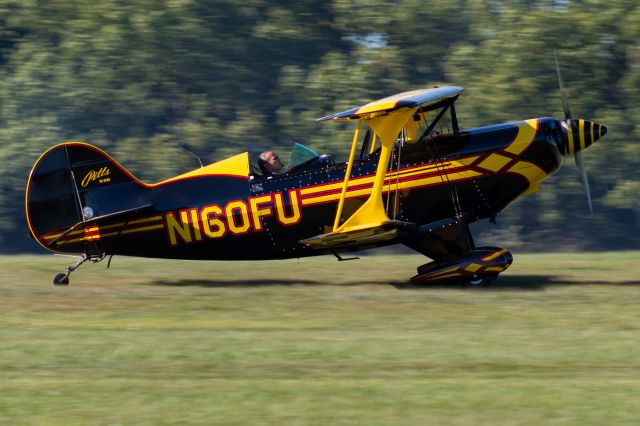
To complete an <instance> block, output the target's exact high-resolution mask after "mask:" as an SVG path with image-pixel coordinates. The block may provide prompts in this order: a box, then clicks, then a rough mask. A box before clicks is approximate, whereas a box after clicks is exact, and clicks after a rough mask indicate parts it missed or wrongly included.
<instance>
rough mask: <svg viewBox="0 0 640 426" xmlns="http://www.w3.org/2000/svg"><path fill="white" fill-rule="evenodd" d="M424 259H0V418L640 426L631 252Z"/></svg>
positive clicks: (638, 321)
mask: <svg viewBox="0 0 640 426" xmlns="http://www.w3.org/2000/svg"><path fill="white" fill-rule="evenodd" d="M425 261H426V260H425V259H424V258H423V257H421V256H419V255H405V256H399V255H396V256H390V255H389V256H369V257H366V258H364V259H361V260H359V261H352V262H340V263H338V262H336V261H335V259H333V258H331V257H324V258H314V259H302V260H300V261H299V262H298V261H297V260H287V261H272V262H260V263H250V262H236V263H233V262H174V261H158V260H144V259H126V258H118V257H116V258H114V259H113V262H112V266H111V269H108V270H107V269H106V262H103V263H100V264H97V265H84V266H83V267H82V268H80V269H79V270H78V271H77V272H75V273H74V274H73V275H72V277H71V285H70V286H69V287H62V288H56V287H53V286H52V285H51V278H52V276H53V275H54V273H55V272H60V271H62V270H63V269H64V266H66V264H67V263H69V259H66V258H59V257H53V256H44V257H36V256H16V257H0V271H1V272H0V278H1V280H0V424H1V425H20V424H60V425H86V424H147V425H159V424H225V425H227V424H229V425H235V424H239V425H254V424H258V425H283V424H286V425H339V424H362V425H425V424H429V425H495V424H501V425H502V424H506V425H605V424H606V425H626V424H628V425H637V424H638V422H639V421H640V420H639V419H640V309H639V306H638V305H639V302H640V252H626V253H599V254H545V255H518V254H516V256H515V262H514V265H513V266H512V267H511V269H509V271H507V273H505V274H504V275H503V276H502V277H501V279H500V280H499V281H498V282H497V283H495V284H494V286H493V287H491V288H489V289H482V290H475V289H463V288H458V287H455V286H449V287H438V288H422V289H415V288H407V287H406V286H405V285H404V283H405V281H406V279H407V278H409V277H410V276H411V275H413V273H414V271H415V267H416V266H417V265H419V264H421V263H425Z"/></svg>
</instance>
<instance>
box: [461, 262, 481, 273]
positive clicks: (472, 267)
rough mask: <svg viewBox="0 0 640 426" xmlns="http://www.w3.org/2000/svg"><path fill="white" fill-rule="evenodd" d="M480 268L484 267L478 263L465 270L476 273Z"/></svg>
mask: <svg viewBox="0 0 640 426" xmlns="http://www.w3.org/2000/svg"><path fill="white" fill-rule="evenodd" d="M480 268H482V265H478V264H477V263H472V264H471V265H469V266H467V267H466V268H464V270H465V271H469V272H476V271H477V270H478V269H480Z"/></svg>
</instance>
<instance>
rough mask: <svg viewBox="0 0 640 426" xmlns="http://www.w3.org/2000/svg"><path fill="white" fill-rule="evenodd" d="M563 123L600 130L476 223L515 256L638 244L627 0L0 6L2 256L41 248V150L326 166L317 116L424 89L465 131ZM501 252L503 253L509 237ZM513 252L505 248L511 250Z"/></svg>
mask: <svg viewBox="0 0 640 426" xmlns="http://www.w3.org/2000/svg"><path fill="white" fill-rule="evenodd" d="M554 51H557V53H558V57H559V59H560V64H561V67H562V72H563V77H564V81H565V85H566V86H567V89H568V93H569V102H570V104H571V108H572V111H573V115H574V117H580V118H586V119H590V120H594V121H597V122H600V123H602V124H605V125H606V126H607V127H608V128H609V133H608V134H607V135H606V137H605V138H604V139H603V140H602V141H600V142H599V143H598V144H597V145H596V146H594V147H593V148H591V149H589V150H588V151H586V152H585V160H586V164H587V167H588V170H589V179H590V182H591V187H592V195H593V198H594V207H595V213H594V214H593V215H589V213H588V208H587V205H586V200H585V196H584V193H583V190H582V188H581V183H580V180H579V177H578V174H577V171H576V169H575V167H573V160H572V159H567V161H566V162H565V166H564V167H563V169H561V171H560V172H559V173H558V174H557V175H555V176H554V177H552V178H551V179H549V180H548V181H546V182H547V183H543V185H542V191H541V192H539V193H537V194H535V195H532V196H528V197H523V198H522V199H520V200H519V201H517V202H516V203H514V204H513V205H512V206H510V207H509V208H508V209H507V210H506V211H505V212H503V213H502V214H501V215H499V216H498V222H499V224H498V225H497V226H494V227H482V232H481V234H482V235H481V236H480V237H479V238H478V239H479V241H482V238H483V237H485V238H486V239H489V240H490V239H492V238H500V239H501V240H502V242H501V244H503V245H504V246H507V245H508V244H509V243H511V244H512V245H511V246H510V248H523V249H524V248H528V249H532V250H535V249H539V248H541V247H546V248H548V247H549V246H550V245H551V246H552V247H554V248H557V249H603V248H607V249H617V248H637V247H638V243H639V242H640V201H639V199H638V193H639V192H640V177H639V176H638V172H637V170H638V169H639V166H640V164H639V163H640V147H639V145H638V143H637V140H638V137H639V136H640V124H639V121H638V120H637V117H639V116H640V5H638V4H636V2H634V1H631V0H629V1H623V0H609V1H606V2H605V1H601V0H580V1H578V0H562V1H560V0H540V1H535V2H532V1H525V0H516V1H506V0H505V1H503V0H428V1H424V0H398V1H395V2H387V1H382V0H350V1H346V0H332V1H314V0H297V1H289V0H283V1H278V2H270V1H266V0H246V1H244V2H237V1H230V0H215V1H206V0H136V1H134V2H130V1H126V0H103V1H101V2H93V1H89V0H65V1H61V0H0V128H1V129H2V131H1V132H0V164H2V167H1V168H0V178H1V180H0V250H2V251H3V252H13V251H25V250H36V249H37V248H36V245H35V244H34V243H33V242H32V241H30V239H29V237H28V236H27V229H26V224H25V219H24V188H25V184H26V180H27V175H28V172H29V170H30V167H31V165H32V164H33V162H34V161H35V160H36V159H37V158H38V156H39V154H40V153H41V152H42V151H43V150H45V149H46V148H48V147H50V146H51V145H53V144H55V143H58V142H61V141H65V140H84V141H87V142H90V143H92V144H95V145H98V146H100V147H101V148H102V149H104V150H106V151H107V152H109V153H110V154H111V155H113V157H114V158H115V159H116V160H118V161H119V162H121V163H122V164H123V165H124V166H125V167H127V168H128V169H130V170H131V171H132V172H133V173H134V174H135V175H136V176H138V177H139V178H141V179H142V180H145V181H151V182H153V181H159V180H162V179H166V178H168V177H171V176H174V175H176V174H178V173H182V172H185V171H187V170H190V169H193V168H195V167H196V166H197V164H194V159H193V158H192V157H190V156H189V155H185V154H184V153H182V152H181V151H180V149H179V145H180V144H182V145H185V146H187V147H188V149H189V150H191V151H193V152H195V153H197V154H198V155H200V156H201V157H202V158H203V159H206V160H208V161H211V162H212V161H217V160H220V159H223V158H225V157H227V156H229V155H233V154H236V153H239V152H242V151H246V150H249V151H250V152H251V153H256V152H259V151H261V150H263V149H266V148H274V149H276V150H278V151H279V152H281V153H282V154H285V157H286V152H287V151H288V150H289V149H290V146H291V144H292V143H293V142H294V141H298V142H302V143H304V144H306V145H308V146H310V147H312V148H313V149H315V150H316V151H318V152H330V153H332V154H334V155H336V156H338V157H340V155H344V154H345V153H346V151H347V150H348V147H349V143H350V137H351V132H352V130H353V128H352V126H349V125H348V124H338V125H336V124H318V123H316V122H315V121H314V120H315V119H316V118H318V117H321V116H324V115H327V114H330V113H334V112H338V111H341V110H345V109H348V108H351V107H354V106H358V105H361V104H364V103H366V102H369V101H371V100H374V99H377V98H381V97H384V96H388V95H391V94H394V93H397V92H401V91H406V90H411V89H415V88H421V87H430V86H431V85H434V84H455V85H459V86H463V87H465V92H464V93H463V94H462V96H461V98H460V100H459V102H458V104H457V109H458V116H459V120H460V124H461V127H462V128H465V127H477V126H481V125H487V124H492V123H500V122H506V121H515V120H520V119H525V118H532V117H537V116H554V117H556V118H562V117H563V112H562V104H561V100H560V94H559V91H558V82H557V77H556V71H555V62H554ZM505 240H506V242H505ZM514 246H515V247H514Z"/></svg>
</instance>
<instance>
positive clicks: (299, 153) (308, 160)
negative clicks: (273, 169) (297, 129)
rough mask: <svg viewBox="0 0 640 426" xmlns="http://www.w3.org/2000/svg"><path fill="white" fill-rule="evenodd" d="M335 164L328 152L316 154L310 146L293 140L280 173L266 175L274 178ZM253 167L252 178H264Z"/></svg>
mask: <svg viewBox="0 0 640 426" xmlns="http://www.w3.org/2000/svg"><path fill="white" fill-rule="evenodd" d="M334 164H335V162H334V160H333V158H332V157H331V155H329V154H322V155H320V154H318V153H317V152H315V151H314V150H312V149H311V148H309V147H308V146H306V145H303V144H301V143H297V142H295V143H294V144H293V148H292V150H291V155H290V156H289V161H288V162H287V163H286V165H285V166H284V167H283V169H282V173H281V174H279V175H270V176H268V177H270V178H274V177H277V176H284V175H287V174H291V173H298V172H302V171H309V170H315V169H320V168H324V167H329V166H333V165H334ZM252 168H253V173H252V177H253V179H264V178H266V177H267V175H266V174H265V173H263V172H262V171H260V170H256V168H255V167H252Z"/></svg>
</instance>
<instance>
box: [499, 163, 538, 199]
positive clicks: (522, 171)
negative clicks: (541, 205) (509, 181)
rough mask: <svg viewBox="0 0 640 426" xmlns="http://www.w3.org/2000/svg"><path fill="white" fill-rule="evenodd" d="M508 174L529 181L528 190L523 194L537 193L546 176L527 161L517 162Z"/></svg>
mask: <svg viewBox="0 0 640 426" xmlns="http://www.w3.org/2000/svg"><path fill="white" fill-rule="evenodd" d="M508 172H511V173H517V174H519V175H520V176H523V177H524V178H525V179H527V181H529V188H528V189H527V190H526V191H525V194H530V193H532V192H538V191H539V190H540V182H541V181H542V179H544V177H545V176H547V174H546V173H545V172H544V170H542V169H541V168H540V167H538V166H536V165H535V164H533V163H530V162H528V161H518V162H517V163H516V164H515V165H514V166H513V167H511V168H510V169H509V170H508Z"/></svg>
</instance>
